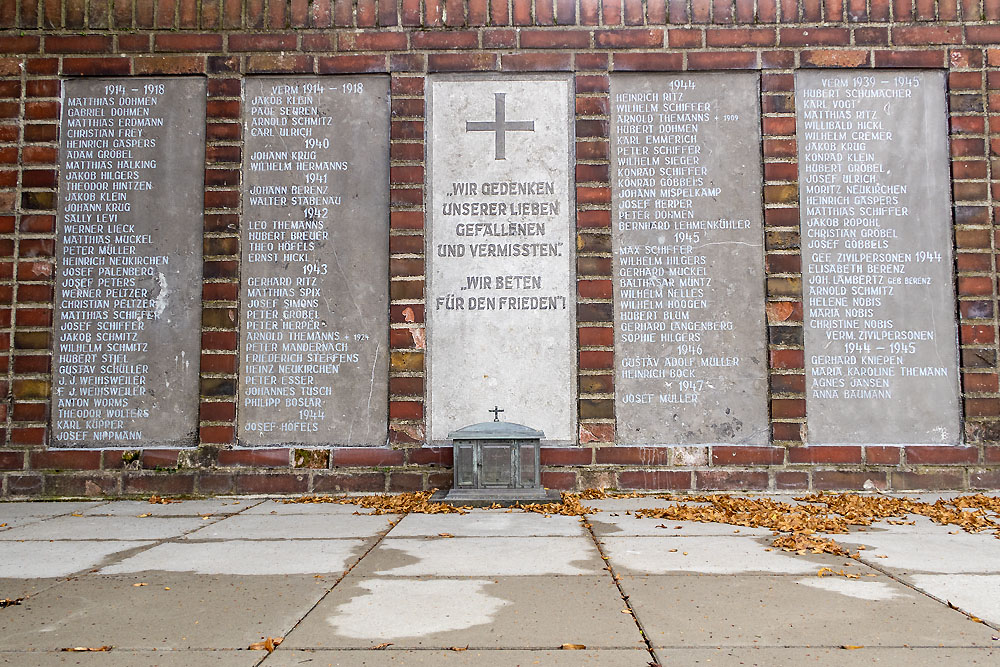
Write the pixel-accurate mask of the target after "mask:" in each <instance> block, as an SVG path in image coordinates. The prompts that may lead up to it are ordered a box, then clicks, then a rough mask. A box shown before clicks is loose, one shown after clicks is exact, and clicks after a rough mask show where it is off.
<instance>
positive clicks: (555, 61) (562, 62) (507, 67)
mask: <svg viewBox="0 0 1000 667" xmlns="http://www.w3.org/2000/svg"><path fill="white" fill-rule="evenodd" d="M572 69H573V56H572V55H571V54H569V53H511V54H504V55H502V56H501V59H500V70H501V71H504V72H567V71H570V70H572Z"/></svg>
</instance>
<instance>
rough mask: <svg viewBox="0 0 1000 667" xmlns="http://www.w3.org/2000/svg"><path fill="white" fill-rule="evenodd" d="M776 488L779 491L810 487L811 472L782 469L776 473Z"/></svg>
mask: <svg viewBox="0 0 1000 667" xmlns="http://www.w3.org/2000/svg"><path fill="white" fill-rule="evenodd" d="M774 488H775V489H777V490H779V491H791V490H795V489H807V488H809V473H806V472H796V471H789V470H781V471H778V472H776V473H775V474H774Z"/></svg>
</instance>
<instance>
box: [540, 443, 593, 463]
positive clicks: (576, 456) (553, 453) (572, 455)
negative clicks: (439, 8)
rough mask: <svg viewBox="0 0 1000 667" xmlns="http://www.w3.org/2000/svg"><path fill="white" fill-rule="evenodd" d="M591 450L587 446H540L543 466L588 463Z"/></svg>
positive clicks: (591, 455) (590, 458)
mask: <svg viewBox="0 0 1000 667" xmlns="http://www.w3.org/2000/svg"><path fill="white" fill-rule="evenodd" d="M593 455H594V454H593V450H592V449H590V448H587V447H542V449H541V464H542V465H543V466H572V465H590V463H591V460H592V458H593Z"/></svg>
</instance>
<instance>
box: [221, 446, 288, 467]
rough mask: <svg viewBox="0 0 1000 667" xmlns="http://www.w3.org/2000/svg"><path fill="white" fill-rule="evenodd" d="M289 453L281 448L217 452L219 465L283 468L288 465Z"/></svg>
mask: <svg viewBox="0 0 1000 667" xmlns="http://www.w3.org/2000/svg"><path fill="white" fill-rule="evenodd" d="M289 456H290V453H289V450H288V449H286V448H281V449H263V448H254V449H224V450H222V451H220V452H219V459H218V464H219V465H220V466H250V467H254V468H285V467H288V466H289V465H290V459H289Z"/></svg>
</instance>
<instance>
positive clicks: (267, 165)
mask: <svg viewBox="0 0 1000 667" xmlns="http://www.w3.org/2000/svg"><path fill="white" fill-rule="evenodd" d="M244 85H245V95H244V99H245V102H246V104H245V106H244V109H245V116H244V136H245V137H246V147H245V149H244V152H243V228H242V244H241V246H242V257H243V263H242V266H243V268H242V285H241V287H240V309H241V312H240V316H241V317H240V321H241V328H240V402H239V419H238V423H239V442H240V444H242V445H247V446H259V445H275V444H307V445H318V444H337V445H369V446H372V445H381V444H384V443H385V440H386V423H387V422H386V419H387V416H386V409H387V408H386V402H387V400H388V389H387V383H388V358H389V354H388V351H389V350H388V347H389V346H388V340H387V338H386V335H387V334H386V331H387V329H388V311H389V305H388V295H387V284H388V275H389V269H388V255H389V250H388V244H389V102H388V99H389V98H388V95H389V80H388V78H386V77H379V76H374V77H368V76H366V77H339V76H328V77H307V78H299V77H296V78H294V79H289V78H288V77H254V78H248V79H247V80H246V82H245V84H244Z"/></svg>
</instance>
